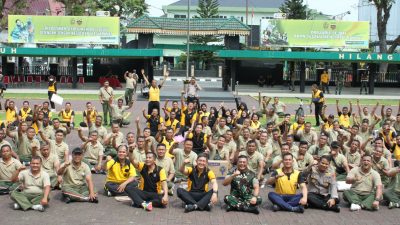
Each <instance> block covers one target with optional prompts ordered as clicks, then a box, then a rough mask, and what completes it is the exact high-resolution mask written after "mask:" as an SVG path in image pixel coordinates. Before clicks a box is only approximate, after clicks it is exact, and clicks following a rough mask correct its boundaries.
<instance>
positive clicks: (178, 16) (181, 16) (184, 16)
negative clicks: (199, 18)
mask: <svg viewBox="0 0 400 225" xmlns="http://www.w3.org/2000/svg"><path fill="white" fill-rule="evenodd" d="M174 18H186V15H174Z"/></svg>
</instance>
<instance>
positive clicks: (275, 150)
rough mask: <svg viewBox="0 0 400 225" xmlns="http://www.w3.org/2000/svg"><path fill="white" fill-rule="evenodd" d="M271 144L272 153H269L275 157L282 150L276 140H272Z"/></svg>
mask: <svg viewBox="0 0 400 225" xmlns="http://www.w3.org/2000/svg"><path fill="white" fill-rule="evenodd" d="M271 145H272V153H271V154H272V155H271V158H275V157H277V156H279V155H281V154H282V152H281V146H280V145H279V142H278V141H274V140H272V142H271Z"/></svg>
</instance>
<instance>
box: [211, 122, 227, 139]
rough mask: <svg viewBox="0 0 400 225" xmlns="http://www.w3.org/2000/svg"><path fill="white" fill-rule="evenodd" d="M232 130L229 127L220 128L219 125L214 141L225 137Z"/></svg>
mask: <svg viewBox="0 0 400 225" xmlns="http://www.w3.org/2000/svg"><path fill="white" fill-rule="evenodd" d="M228 130H230V128H229V127H228V126H225V127H223V128H222V127H220V126H219V125H217V127H216V131H215V132H214V139H218V138H219V137H220V136H222V135H224V134H225V132H226V131H228Z"/></svg>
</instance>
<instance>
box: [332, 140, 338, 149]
mask: <svg viewBox="0 0 400 225" xmlns="http://www.w3.org/2000/svg"><path fill="white" fill-rule="evenodd" d="M331 148H339V142H337V141H332V143H331Z"/></svg>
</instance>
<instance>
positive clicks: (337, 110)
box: [336, 99, 341, 114]
mask: <svg viewBox="0 0 400 225" xmlns="http://www.w3.org/2000/svg"><path fill="white" fill-rule="evenodd" d="M336 112H337V114H339V113H341V111H340V109H339V99H336Z"/></svg>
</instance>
